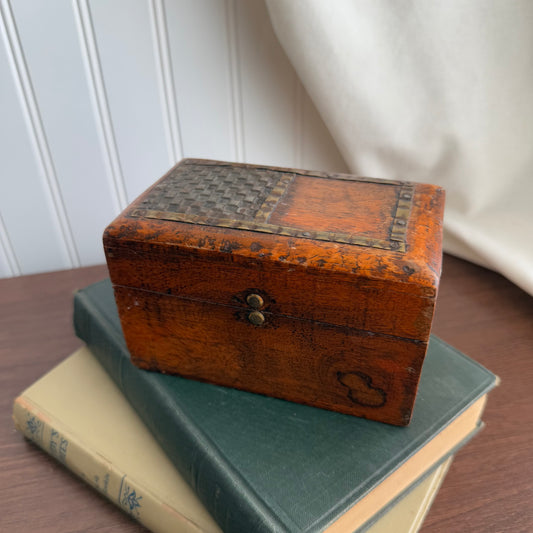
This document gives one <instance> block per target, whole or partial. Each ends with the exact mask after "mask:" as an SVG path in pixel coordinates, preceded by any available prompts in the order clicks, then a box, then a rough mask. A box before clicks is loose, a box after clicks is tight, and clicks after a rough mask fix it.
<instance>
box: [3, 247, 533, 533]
mask: <svg viewBox="0 0 533 533" xmlns="http://www.w3.org/2000/svg"><path fill="white" fill-rule="evenodd" d="M105 276H106V269H105V267H103V266H99V267H90V268H83V269H78V270H70V271H64V272H54V273H49V274H39V275H35V276H25V277H20V278H13V279H6V280H0V365H1V367H0V368H1V372H0V402H1V413H0V415H1V417H2V420H1V433H0V531H6V532H12V533H16V532H26V531H28V532H29V531H31V532H34V531H39V532H54V533H62V532H67V531H69V532H72V531H78V532H81V531H100V532H118V531H131V532H141V531H145V530H144V528H142V527H141V526H139V525H138V524H136V523H134V522H133V521H131V520H130V519H129V518H128V517H127V516H126V515H124V514H122V512H121V511H119V510H118V509H117V508H115V507H114V506H113V505H112V504H111V503H110V502H108V501H107V500H105V499H104V498H103V497H101V496H100V495H99V494H97V493H96V492H95V491H94V490H92V489H90V488H89V487H88V486H86V485H85V484H84V483H83V482H81V481H79V480H78V479H77V478H75V477H74V476H73V475H71V474H70V473H69V472H68V471H67V470H66V469H64V468H63V467H62V466H61V465H60V464H59V463H57V462H56V461H54V460H53V459H51V458H50V457H48V456H47V455H46V454H45V453H43V452H41V451H40V450H38V449H37V448H36V447H34V446H33V445H31V444H29V443H28V442H26V441H25V440H24V439H23V438H22V437H21V435H19V434H18V433H17V432H16V431H15V430H14V429H13V424H12V422H11V405H12V401H13V399H14V398H15V396H16V395H17V394H18V393H19V392H21V391H22V390H23V389H24V388H25V387H27V386H28V385H30V384H31V383H33V382H34V381H35V380H36V379H37V378H39V377H40V376H41V375H42V374H43V373H44V372H46V371H47V370H49V369H50V368H52V366H54V365H55V364H56V363H58V362H59V361H61V360H62V359H63V358H64V357H65V356H67V355H69V354H70V353H71V352H73V351H74V350H75V349H76V348H77V347H79V346H80V344H81V343H80V341H78V340H77V339H76V337H75V336H74V333H73V331H72V325H71V306H72V293H73V291H74V289H76V288H81V287H83V286H85V285H88V284H89V283H92V282H94V281H97V280H99V279H102V278H103V277H105ZM433 331H434V333H435V334H437V335H438V336H440V337H442V338H443V339H444V340H445V341H447V342H449V343H450V344H452V345H454V346H456V347H457V348H459V349H460V350H461V351H463V352H465V353H467V354H469V355H470V356H471V357H472V358H474V359H476V360H477V361H479V362H480V363H482V364H483V365H485V366H486V367H487V368H489V369H490V370H492V371H493V372H494V373H496V374H498V375H499V376H500V378H501V380H502V383H501V385H500V387H499V388H498V389H496V390H495V391H493V392H492V393H491V394H490V396H489V403H488V407H487V410H486V412H485V416H484V420H485V422H486V424H487V427H486V429H485V430H484V431H483V432H482V433H481V434H480V435H478V436H477V437H476V438H475V439H474V440H473V441H471V442H470V443H469V444H468V445H467V446H466V447H465V448H463V449H462V450H461V451H460V452H459V453H458V454H457V457H456V459H455V461H454V463H453V465H452V467H451V470H450V472H449V474H448V476H447V478H446V480H445V482H444V485H443V487H442V489H441V491H440V492H439V494H438V496H437V499H436V501H435V503H434V505H433V508H432V509H431V511H430V513H429V516H428V517H427V519H426V522H425V524H424V526H423V528H422V531H423V533H437V532H442V533H469V532H475V533H486V532H498V533H504V532H509V533H510V532H512V533H519V532H533V298H531V297H530V296H528V295H527V294H525V293H524V292H523V291H521V290H520V289H518V288H517V287H516V286H514V285H512V284H511V283H510V282H508V281H507V280H505V279H504V278H502V277H501V276H499V275H497V274H495V273H493V272H490V271H488V270H485V269H482V268H479V267H476V266H474V265H471V264H469V263H466V262H464V261H461V260H459V259H456V258H453V257H449V256H447V257H445V262H444V272H443V277H442V282H441V289H440V294H439V299H438V305H437V312H436V317H435V323H434V329H433ZM243 533H246V532H243Z"/></svg>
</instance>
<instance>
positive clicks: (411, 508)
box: [13, 348, 451, 533]
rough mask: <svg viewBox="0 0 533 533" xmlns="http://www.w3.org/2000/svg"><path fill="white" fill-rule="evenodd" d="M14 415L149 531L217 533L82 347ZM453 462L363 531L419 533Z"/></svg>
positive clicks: (20, 401) (27, 394)
mask: <svg viewBox="0 0 533 533" xmlns="http://www.w3.org/2000/svg"><path fill="white" fill-rule="evenodd" d="M13 416H14V420H15V425H16V427H17V429H18V430H19V431H20V432H22V433H23V434H24V435H25V436H26V437H27V438H28V439H30V440H32V441H33V442H34V443H36V444H37V445H38V446H40V447H41V448H42V449H43V450H44V451H46V452H47V453H49V454H50V455H52V456H53V457H55V458H56V459H57V460H58V461H60V462H61V463H63V464H64V465H65V466H66V467H67V468H69V469H70V470H71V471H73V472H74V473H76V474H77V475H78V476H80V477H81V478H82V479H83V480H84V481H85V482H87V483H88V484H90V485H91V486H93V487H94V488H95V489H96V490H98V491H100V492H101V493H102V494H104V495H105V496H107V498H109V499H110V500H111V501H112V502H114V503H115V504H116V505H118V506H119V507H120V508H121V509H122V510H123V511H125V512H126V513H128V514H129V515H130V516H131V517H132V518H134V519H136V520H138V521H139V522H141V523H142V524H143V525H145V526H146V527H147V528H149V529H151V530H152V531H154V532H158V533H166V532H178V533H179V532H191V533H192V532H194V533H198V532H220V531H221V530H220V528H219V527H218V526H217V524H216V523H215V521H214V520H213V519H212V518H211V516H210V515H209V513H208V512H207V511H206V509H205V507H204V506H203V505H202V503H201V502H200V500H199V499H198V498H197V496H196V494H195V493H194V491H193V490H192V489H191V488H190V487H189V486H188V484H187V483H186V482H185V481H184V480H183V478H182V477H181V476H180V475H179V473H178V472H177V471H176V470H175V468H174V467H173V465H172V463H171V462H170V461H169V460H168V459H167V457H166V455H165V454H164V453H163V451H162V450H161V448H160V447H159V445H158V444H157V442H156V441H155V439H154V438H153V437H152V435H151V434H150V432H149V431H148V430H147V429H146V427H145V426H144V424H143V423H142V421H141V420H140V419H139V417H138V416H137V414H136V413H135V411H134V410H133V409H132V407H131V406H130V404H129V403H128V402H127V400H126V399H125V398H124V396H123V395H122V393H121V392H120V390H119V389H118V388H117V386H116V385H115V384H114V382H113V381H112V380H111V378H110V377H109V376H108V374H107V373H106V372H105V371H104V370H103V369H102V368H101V366H100V364H99V363H98V361H97V360H96V359H95V358H94V357H93V355H92V354H91V353H90V351H89V350H88V349H87V348H80V349H79V350H78V351H77V352H75V353H74V354H73V355H71V356H70V357H68V358H67V359H66V360H64V361H63V362H62V363H61V364H59V365H58V366H57V367H56V368H54V369H53V370H51V371H50V372H49V373H48V374H46V375H45V376H43V377H42V378H41V379H40V380H38V381H37V382H36V383H34V384H33V385H32V386H30V387H29V388H28V389H26V390H25V391H24V392H23V393H22V394H21V395H20V396H19V397H18V398H17V399H16V400H15V403H14V410H13ZM450 462H451V458H449V459H448V460H447V461H445V462H444V463H442V464H441V465H440V466H438V467H437V468H434V469H433V470H432V471H431V472H429V473H426V475H425V476H422V478H421V479H419V480H418V482H417V483H415V484H413V486H412V487H411V488H410V490H408V491H405V493H404V494H402V497H401V498H397V499H396V500H395V501H383V506H382V508H381V509H380V510H379V512H377V513H376V516H375V517H374V518H373V520H371V521H370V522H369V523H367V524H366V526H365V527H364V528H362V529H361V531H362V530H363V529H364V531H366V532H368V533H386V532H387V533H389V532H391V531H394V532H395V533H396V532H397V533H402V532H405V533H407V532H409V533H413V532H416V531H418V529H419V528H420V526H421V524H422V521H423V519H424V517H425V516H426V513H427V512H428V510H429V508H430V506H431V503H432V501H433V498H434V497H435V495H436V493H437V491H438V488H439V486H440V483H441V482H442V480H443V478H444V476H445V473H446V471H447V468H448V466H449V463H450ZM95 512H97V511H95Z"/></svg>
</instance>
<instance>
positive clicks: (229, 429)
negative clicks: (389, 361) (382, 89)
mask: <svg viewBox="0 0 533 533" xmlns="http://www.w3.org/2000/svg"><path fill="white" fill-rule="evenodd" d="M74 324H75V329H76V333H77V335H78V336H79V337H80V338H81V339H82V340H84V341H85V342H86V343H87V344H88V346H89V347H90V349H91V351H92V352H93V353H94V354H95V355H96V357H97V358H98V359H99V361H100V363H101V364H102V366H103V367H104V368H105V369H106V371H107V372H108V373H109V374H110V375H111V376H112V378H113V379H114V381H115V382H116V383H117V385H118V386H119V388H120V389H121V390H122V391H123V393H124V395H125V396H126V398H127V399H128V401H129V402H130V403H131V405H132V406H133V407H134V409H135V410H136V411H137V412H138V414H139V415H140V417H141V419H142V420H144V422H145V424H146V425H147V426H148V428H149V429H150V430H151V431H152V433H153V434H154V436H155V437H156V439H157V440H158V442H159V444H160V445H161V447H162V448H163V450H165V452H166V453H167V455H168V456H169V458H170V460H171V461H172V462H173V463H174V464H175V465H176V467H177V469H178V470H179V472H180V473H181V475H182V476H183V477H184V478H185V479H186V480H187V481H188V483H189V484H190V485H191V486H192V488H193V489H194V490H195V492H196V493H197V495H198V496H199V498H200V499H201V500H202V502H203V503H204V505H205V506H206V508H207V509H208V510H209V512H210V513H211V515H212V516H213V517H214V519H215V520H216V521H217V523H218V524H219V525H220V527H221V528H222V529H223V530H224V531H226V532H228V533H229V532H235V533H238V532H244V531H246V532H247V533H248V532H249V533H255V532H257V533H262V532H269V533H272V532H285V531H287V532H305V533H311V532H317V531H323V530H324V529H325V528H326V527H327V526H329V525H331V524H332V523H333V522H335V521H336V520H337V519H338V518H339V517H342V516H343V515H344V513H346V511H347V510H348V509H350V508H351V507H352V506H353V505H354V504H356V503H357V502H359V501H360V500H362V499H363V498H364V497H365V496H367V495H368V494H369V493H370V492H371V491H373V490H374V489H375V488H376V487H379V486H380V485H381V484H382V483H383V482H384V481H385V480H386V479H387V478H388V477H389V476H391V474H393V473H394V472H395V471H396V470H397V469H399V468H400V467H401V466H402V465H403V464H404V463H406V461H408V459H409V458H411V457H414V456H415V454H417V453H418V452H421V451H424V448H425V447H426V446H427V445H428V443H431V441H432V440H433V439H434V438H435V437H436V436H437V435H438V434H439V433H440V432H441V431H442V430H443V428H445V427H446V426H447V425H449V424H450V423H451V422H452V421H453V420H454V419H456V418H457V417H458V416H459V415H460V414H461V413H462V412H464V411H465V410H466V409H467V408H468V407H469V406H471V405H472V404H473V403H474V402H475V401H476V400H477V399H479V398H481V397H482V396H483V395H484V394H486V392H487V391H488V390H489V389H490V388H492V387H493V386H494V385H495V383H496V378H495V376H494V375H493V374H492V373H490V372H489V371H487V370H486V369H484V368H483V367H481V366H480V365H478V364H476V363H475V362H473V361H472V360H471V359H469V358H467V357H466V356H464V355H463V354H460V353H459V352H457V351H456V350H454V349H453V348H451V347H449V346H448V345H446V344H445V343H443V342H442V341H440V340H438V339H432V341H431V343H430V348H429V351H428V356H427V357H426V362H425V364H424V370H423V374H422V378H421V384H420V389H419V394H418V397H417V403H416V405H415V411H414V416H413V420H412V422H411V424H410V426H408V427H407V428H397V427H393V426H388V425H386V424H380V423H378V422H372V421H367V420H363V419H359V418H355V417H350V416H347V415H341V414H338V413H333V412H330V411H325V410H322V409H316V408H311V407H307V406H303V405H298V404H294V403H290V402H285V401H282V400H277V399H274V398H267V397H264V396H260V395H255V394H250V393H246V392H242V391H236V390H233V389H227V388H223V387H218V386H214V385H208V384H204V383H199V382H195V381H192V380H186V379H182V378H179V377H175V376H167V375H163V374H158V373H153V372H147V371H143V370H140V369H138V368H136V367H135V366H133V365H132V364H131V362H130V360H129V353H128V350H127V348H126V344H125V341H124V338H123V336H122V331H121V327H120V321H119V318H118V314H117V311H116V306H115V303H114V297H113V291H112V288H111V285H110V283H109V281H107V280H106V281H104V282H101V283H98V284H95V285H92V286H90V287H88V288H87V289H84V290H82V291H79V292H78V293H77V294H76V297H75V305H74ZM465 436H466V435H465ZM447 452H449V450H448V451H447ZM438 460H442V456H440V457H435V458H434V463H436V462H437V461H438ZM431 466H432V465H431V464H428V465H427V468H429V467H431Z"/></svg>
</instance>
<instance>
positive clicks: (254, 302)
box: [246, 294, 265, 309]
mask: <svg viewBox="0 0 533 533" xmlns="http://www.w3.org/2000/svg"><path fill="white" fill-rule="evenodd" d="M246 303H247V304H248V305H249V306H250V307H253V308H254V309H261V307H263V305H264V303H265V302H264V300H263V298H261V296H259V294H249V295H248V296H247V297H246Z"/></svg>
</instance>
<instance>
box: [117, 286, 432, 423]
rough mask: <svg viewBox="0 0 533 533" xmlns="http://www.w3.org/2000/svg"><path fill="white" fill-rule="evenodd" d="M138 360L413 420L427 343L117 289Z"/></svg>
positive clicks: (342, 408)
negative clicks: (259, 319)
mask: <svg viewBox="0 0 533 533" xmlns="http://www.w3.org/2000/svg"><path fill="white" fill-rule="evenodd" d="M115 296H116V299H117V304H118V308H119V313H120V316H121V321H122V326H123V330H124V335H125V338H126V342H127V344H128V347H129V349H130V352H131V355H132V360H133V361H134V362H135V363H136V364H137V365H139V366H141V367H143V368H146V369H152V370H159V371H164V372H168V373H174V374H179V375H182V376H184V377H188V378H192V379H198V380H202V381H207V382H211V383H216V384H220V385H224V386H228V387H233V388H238V389H243V390H248V391H251V392H255V393H260V394H266V395H269V396H274V397H278V398H282V399H286V400H291V401H295V402H298V403H304V404H309V405H313V406H316V407H321V408H325V409H330V410H334V411H339V412H342V413H347V414H351V415H356V416H361V417H365V418H369V419H374V420H379V421H382V422H387V423H390V424H395V425H405V424H407V423H408V421H409V419H410V416H411V410H412V407H413V403H414V399H415V395H416V389H417V385H418V379H419V376H420V371H421V366H422V362H423V358H424V355H425V352H426V348H427V345H426V343H424V342H420V341H412V340H401V339H397V338H393V337H390V336H385V335H374V334H369V333H365V332H361V331H356V330H353V329H350V328H346V327H339V326H332V325H329V324H323V323H317V322H312V321H309V320H299V319H295V318H290V317H285V316H280V315H277V314H273V313H271V312H269V311H266V310H265V311H264V312H263V316H264V318H265V321H264V323H263V324H262V325H261V326H255V325H253V324H252V323H250V321H249V319H248V316H249V313H250V310H248V309H245V308H241V307H235V306H230V305H217V304H212V303H207V302H203V301H197V300H192V299H184V298H178V297H173V296H168V295H162V294H158V293H154V292H150V291H144V290H137V289H129V288H125V287H115Z"/></svg>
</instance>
